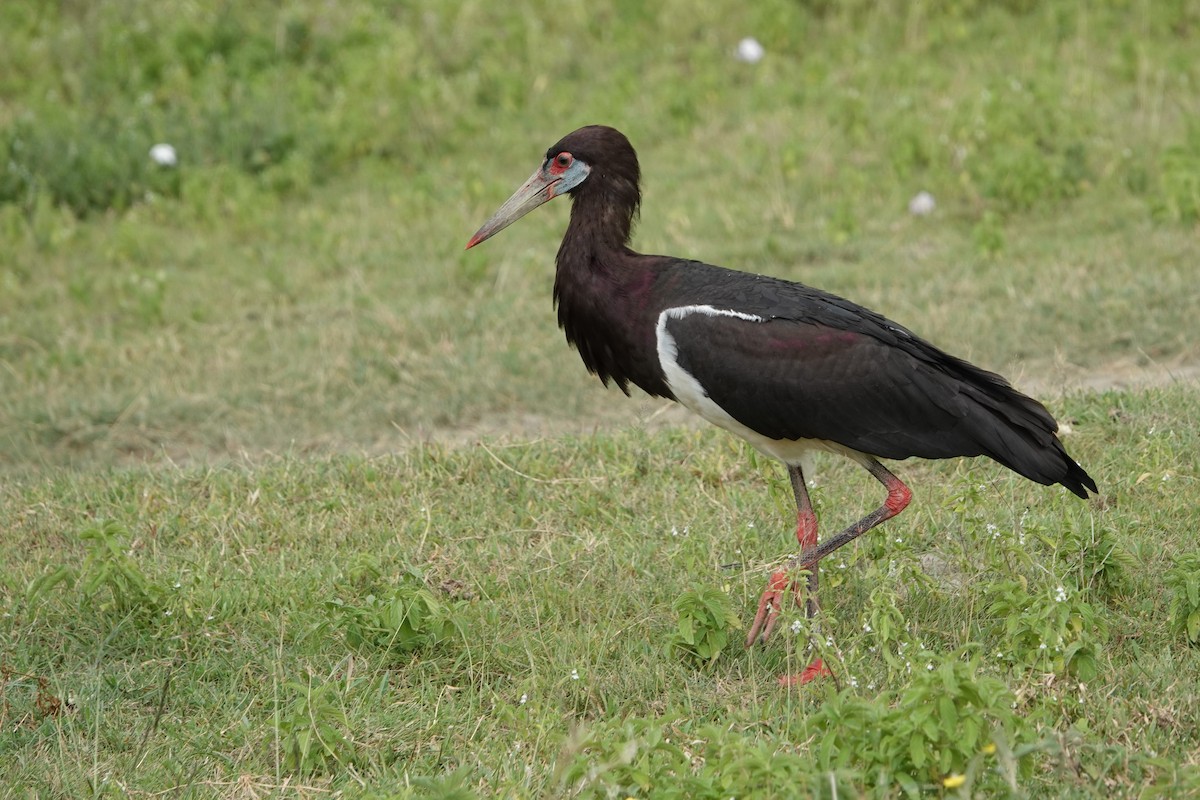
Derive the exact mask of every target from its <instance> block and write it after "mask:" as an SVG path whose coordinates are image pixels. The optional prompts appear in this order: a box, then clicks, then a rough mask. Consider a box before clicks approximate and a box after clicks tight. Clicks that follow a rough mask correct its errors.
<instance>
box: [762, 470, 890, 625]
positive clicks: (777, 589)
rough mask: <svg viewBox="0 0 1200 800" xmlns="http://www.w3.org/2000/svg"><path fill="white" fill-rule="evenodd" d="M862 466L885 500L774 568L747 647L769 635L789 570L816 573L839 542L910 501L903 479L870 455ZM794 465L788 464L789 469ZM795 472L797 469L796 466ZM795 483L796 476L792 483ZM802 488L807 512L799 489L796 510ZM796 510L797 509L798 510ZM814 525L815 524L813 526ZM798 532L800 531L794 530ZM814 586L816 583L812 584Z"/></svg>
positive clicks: (785, 588)
mask: <svg viewBox="0 0 1200 800" xmlns="http://www.w3.org/2000/svg"><path fill="white" fill-rule="evenodd" d="M860 463H862V465H863V467H865V468H866V470H867V471H868V472H870V473H871V475H872V476H873V477H874V478H875V480H877V481H879V482H880V483H882V484H883V485H884V487H885V488H886V489H887V491H888V496H887V499H886V500H884V501H883V505H881V506H880V507H879V508H877V509H875V510H874V511H872V512H871V513H870V514H868V515H867V516H865V517H863V518H862V519H860V520H859V521H858V522H856V523H854V524H853V525H851V526H850V527H848V528H846V529H845V530H844V531H842V532H841V533H839V534H837V535H836V536H833V537H832V538H830V539H828V540H826V541H825V542H824V543H822V544H819V545H817V544H814V545H813V546H811V547H805V548H804V549H803V550H802V551H801V552H800V555H798V556H796V557H795V558H793V559H791V560H790V561H788V563H787V564H785V565H784V567H783V569H780V570H777V571H776V572H775V573H774V574H773V575H771V580H770V582H769V583H768V584H767V590H766V591H765V592H763V595H762V599H760V600H759V603H758V614H757V615H756V616H755V618H754V624H753V625H751V626H750V634H749V635H748V636H747V637H746V646H747V647H750V646H751V645H753V644H754V643H755V642H765V641H766V640H767V637H768V636H770V635H771V631H772V630H774V628H775V623H776V621H777V620H778V618H779V601H780V596H781V595H782V593H783V592H784V591H786V590H787V587H788V583H789V580H788V577H787V576H788V573H789V572H791V571H792V570H795V569H797V568H801V569H807V570H809V571H810V575H815V574H816V571H817V563H818V562H819V561H820V560H821V559H822V558H824V557H825V556H827V555H829V554H830V553H832V552H833V551H834V550H837V549H838V548H839V547H841V546H842V545H844V544H846V543H847V542H850V541H852V540H853V539H856V538H858V537H859V536H862V535H863V534H864V533H866V532H867V531H869V530H871V529H872V528H874V527H875V526H876V525H878V524H880V523H881V522H884V521H886V520H889V519H891V518H892V517H894V516H896V515H897V514H899V513H900V512H901V511H903V510H904V509H905V507H906V506H907V505H908V503H909V501H910V500H912V491H911V490H910V489H909V488H908V487H907V486H905V485H904V482H903V481H901V480H900V479H899V478H897V477H896V476H895V475H893V474H892V473H891V471H890V470H889V469H888V468H887V467H885V466H884V465H883V464H880V463H879V462H878V461H877V460H875V459H874V458H871V457H870V456H863V458H862V461H861V462H860ZM792 469H793V467H791V466H789V467H788V470H789V472H790V471H791V470H792ZM795 469H796V470H797V472H798V471H799V469H798V468H795ZM792 484H793V486H795V485H796V481H795V478H793V482H792ZM800 485H801V487H803V477H802V476H801V478H800ZM801 491H803V497H804V502H805V504H806V505H807V507H808V510H809V512H810V513H811V511H812V506H811V504H808V503H807V500H808V492H807V490H803V489H802V490H798V491H797V492H796V505H797V509H801V508H802V506H801V493H800V492H801ZM798 513H799V511H798ZM814 528H815V526H814ZM797 535H799V531H797ZM811 585H812V586H813V587H814V588H815V586H816V582H815V581H813V582H812V584H811Z"/></svg>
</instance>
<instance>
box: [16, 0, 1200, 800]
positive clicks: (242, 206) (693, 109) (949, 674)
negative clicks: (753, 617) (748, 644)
mask: <svg viewBox="0 0 1200 800" xmlns="http://www.w3.org/2000/svg"><path fill="white" fill-rule="evenodd" d="M0 25H3V27H4V29H5V31H6V44H5V48H4V50H3V52H2V53H0V158H2V160H3V162H4V164H5V168H4V171H3V173H2V175H0V473H2V474H3V478H4V480H3V482H2V484H0V487H2V488H0V528H2V529H3V530H4V531H5V536H4V537H2V539H0V786H3V787H5V789H4V794H5V796H14V797H25V796H44V795H54V794H58V795H62V796H94V797H99V796H113V797H124V796H127V797H148V796H156V795H163V796H165V795H179V796H195V797H204V796H230V795H232V796H280V797H283V796H305V797H324V796H330V795H333V794H339V795H340V796H345V797H416V796H432V797H469V796H517V797H532V796H564V795H565V796H582V797H609V796H620V797H624V796H628V795H634V796H651V795H652V796H662V797H669V796H692V797H729V796H735V795H736V796H748V795H749V794H751V793H752V792H756V793H757V795H758V796H780V797H783V796H792V795H793V794H794V793H795V792H796V791H797V790H798V789H797V787H801V788H800V789H799V791H806V792H807V793H809V794H811V795H813V796H817V795H820V796H829V797H832V796H835V795H836V796H839V797H844V796H856V795H859V794H867V795H871V796H884V797H886V796H899V795H905V794H907V795H915V794H920V793H929V794H942V795H949V796H970V795H979V796H1004V795H1014V796H1042V795H1049V796H1064V795H1071V796H1076V795H1084V796H1106V797H1107V796H1114V795H1116V796H1140V797H1153V796H1164V797H1165V796H1177V795H1178V794H1181V793H1186V791H1188V787H1191V788H1192V789H1195V788H1196V786H1197V785H1198V783H1200V773H1198V772H1197V766H1196V764H1197V753H1198V752H1200V744H1198V742H1197V738H1196V732H1195V729H1194V726H1193V725H1191V724H1190V721H1191V720H1192V719H1194V718H1195V717H1196V715H1197V713H1198V711H1200V709H1197V707H1196V699H1195V697H1194V692H1193V691H1192V687H1194V686H1195V685H1196V682H1197V679H1198V678H1200V675H1198V674H1197V672H1198V670H1200V661H1198V660H1197V651H1196V649H1195V647H1194V643H1195V641H1196V631H1197V630H1200V627H1197V626H1200V593H1198V591H1200V590H1197V588H1196V587H1198V586H1200V575H1198V574H1197V560H1196V559H1197V556H1196V548H1195V544H1194V531H1195V530H1196V527H1197V524H1198V523H1200V515H1198V514H1197V511H1196V508H1195V504H1194V503H1192V502H1191V501H1190V499H1189V498H1190V496H1191V495H1190V493H1191V492H1192V491H1193V490H1194V488H1195V485H1196V480H1197V477H1198V474H1197V469H1196V459H1195V456H1194V453H1195V452H1197V446H1198V444H1200V443H1198V442H1197V437H1198V434H1197V428H1196V425H1195V422H1194V420H1195V419H1196V418H1197V416H1198V413H1197V412H1198V411H1200V408H1198V404H1200V394H1198V393H1197V391H1196V389H1195V386H1194V384H1193V385H1188V384H1186V383H1182V384H1178V385H1173V386H1165V387H1159V388H1147V389H1141V390H1137V391H1129V392H1124V393H1117V392H1089V393H1080V392H1066V393H1062V392H1060V391H1057V390H1058V389H1059V388H1060V387H1062V386H1064V385H1069V384H1070V383H1071V382H1072V380H1073V379H1074V378H1077V377H1079V376H1109V377H1110V378H1112V379H1113V380H1114V381H1117V382H1119V380H1120V379H1123V378H1125V377H1128V376H1129V375H1130V374H1131V373H1136V371H1137V370H1140V369H1142V368H1157V369H1163V368H1166V369H1171V368H1175V367H1188V366H1190V365H1194V364H1195V363H1196V361H1197V358H1198V357H1200V352H1198V351H1197V349H1196V348H1197V342H1198V341H1200V336H1197V333H1198V330H1197V327H1196V323H1195V320H1194V313H1195V312H1194V310H1195V308H1196V305H1197V302H1200V295H1198V294H1197V289H1196V285H1195V278H1194V273H1195V265H1194V260H1195V259H1194V254H1195V241H1196V238H1195V236H1196V225H1197V214H1198V211H1197V209H1198V208H1200V195H1198V194H1197V188H1196V187H1197V186H1200V138H1198V137H1197V128H1196V126H1195V123H1194V121H1192V120H1194V119H1195V118H1196V115H1197V112H1200V108H1197V101H1196V95H1195V92H1194V86H1195V85H1196V83H1197V81H1198V80H1200V74H1198V73H1197V68H1196V66H1195V59H1194V53H1193V50H1194V47H1193V44H1194V42H1193V41H1192V40H1193V38H1194V32H1195V29H1196V27H1197V25H1200V18H1198V17H1197V16H1196V13H1195V10H1194V9H1193V8H1192V7H1191V5H1190V4H1188V3H1148V2H1147V3H1143V2H1133V3H1096V4H1089V5H1087V6H1077V5H1076V4H1067V3H1047V4H1027V3H1021V2H1002V3H977V2H970V1H969V0H968V1H967V2H946V3H934V4H922V5H912V6H901V5H899V4H891V5H889V4H882V5H879V4H867V3H848V4H826V3H819V2H804V3H795V2H782V0H781V1H780V2H774V3H765V4H760V5H758V6H756V7H755V8H753V9H749V10H746V9H742V8H741V7H740V6H736V5H735V4H717V5H710V6H706V7H705V9H696V8H695V7H694V5H693V4H684V3H675V2H668V3H664V4H659V5H657V6H634V5H630V4H626V3H620V2H614V3H599V4H583V3H572V2H567V3H556V4H553V5H549V4H545V3H542V2H533V1H532V0H531V1H530V2H517V3H510V4H505V5H504V6H502V7H501V6H494V5H490V4H484V3H475V2H462V3H457V4H413V5H409V6H403V7H400V6H395V7H393V6H390V5H386V4H377V3H368V2H363V3H356V4H348V5H345V6H340V7H339V8H338V9H337V10H336V12H335V11H334V10H332V8H331V7H330V6H328V5H327V4H324V3H315V2H291V3H287V4H283V5H279V4H267V3H244V4H235V5H231V6H228V7H225V8H222V9H210V8H209V7H207V6H205V5H204V4H181V3H176V2H166V3H161V2H160V3H156V4H151V3H143V2H137V3H125V4H72V3H60V4H56V5H47V4H41V3H6V4H4V6H3V10H0ZM749 34H753V35H755V36H757V37H758V38H759V39H760V40H761V41H762V42H763V44H764V46H765V48H766V52H767V56H766V58H765V59H764V60H763V62H762V63H760V64H758V65H753V66H751V65H745V64H739V63H737V62H735V61H734V60H733V59H732V52H733V49H734V47H735V45H736V41H737V39H738V38H740V37H741V36H742V35H749ZM600 76H603V79H601V78H600ZM588 122H607V123H609V124H614V125H616V126H618V127H620V128H622V129H623V130H625V131H626V132H627V133H628V134H629V135H630V137H631V138H632V140H633V142H634V144H635V146H637V147H638V149H639V153H640V155H641V158H642V166H643V172H644V174H645V186H644V189H645V197H646V206H645V217H644V220H643V221H642V223H641V225H640V228H639V231H638V234H637V241H636V245H637V246H638V247H639V249H641V250H643V251H647V252H669V253H676V254H679V255H686V256H691V257H698V258H703V259H705V260H707V261H711V262H714V263H719V264H725V265H728V266H735V267H740V268H743V269H748V270H755V271H762V272H769V273H772V274H776V275H782V276H785V277H789V278H793V279H797V280H803V281H805V282H808V283H811V284H814V285H818V286H821V287H822V288H826V289H829V290H832V291H835V292H837V293H840V294H843V295H846V296H849V297H852V298H854V299H856V300H858V301H860V302H863V303H864V304H866V305H868V306H871V307H873V308H876V309H878V310H880V311H882V312H884V313H886V314H887V315H889V316H891V317H892V318H894V319H897V320H899V321H901V322H903V323H905V324H907V325H909V326H910V327H912V328H914V329H916V330H918V331H919V332H921V333H922V334H923V335H926V336H927V337H928V338H930V339H932V340H933V341H935V342H938V343H941V344H943V345H945V346H947V347H948V348H949V349H951V350H952V351H954V352H956V353H958V354H961V355H965V356H968V357H970V358H972V360H975V361H977V362H978V363H981V364H983V365H985V366H988V367H991V368H996V369H1000V370H1002V371H1004V372H1005V373H1007V374H1011V375H1013V376H1015V377H1016V378H1017V382H1018V384H1025V385H1033V386H1037V387H1039V390H1040V391H1041V390H1044V391H1045V395H1046V397H1047V398H1048V399H1049V400H1050V405H1051V407H1052V410H1053V411H1054V412H1055V413H1056V414H1057V415H1058V416H1059V418H1060V419H1064V420H1068V421H1070V423H1071V426H1072V429H1073V432H1072V433H1071V434H1070V435H1069V436H1068V437H1067V444H1068V447H1069V449H1070V450H1071V452H1072V453H1073V454H1075V455H1076V456H1077V457H1078V458H1079V460H1080V461H1081V462H1082V463H1083V464H1084V465H1085V466H1086V467H1087V468H1088V470H1089V471H1090V472H1091V473H1092V474H1093V475H1094V476H1095V477H1096V478H1097V480H1098V482H1099V483H1100V484H1101V488H1102V492H1101V496H1100V498H1099V499H1097V500H1094V501H1092V502H1090V503H1086V504H1085V503H1081V502H1079V501H1078V500H1076V499H1074V498H1072V497H1070V496H1069V495H1067V494H1066V493H1064V492H1062V491H1061V490H1059V489H1050V490H1048V489H1044V488H1042V487H1038V486H1034V485H1032V484H1028V483H1027V482H1023V481H1021V480H1020V479H1018V478H1016V477H1015V476H1012V475H1009V474H1007V473H1004V472H1002V470H1001V469H1000V468H999V467H996V466H994V465H991V464H983V463H938V464H918V463H914V464H907V463H906V464H902V465H899V470H900V472H901V474H902V475H903V476H904V477H905V478H907V479H909V482H910V483H911V484H912V485H913V487H914V490H915V492H916V502H915V503H914V506H913V507H912V508H911V509H910V510H909V511H908V512H906V513H905V514H904V515H902V516H901V517H900V518H899V519H897V520H894V521H892V522H890V523H889V524H888V525H887V526H886V527H885V528H884V529H883V531H881V532H879V533H877V534H874V535H872V536H870V537H867V538H866V539H864V540H861V541H860V542H859V543H857V544H856V545H855V547H854V548H853V549H852V550H850V551H849V552H847V553H846V554H845V558H842V559H838V560H837V561H835V562H834V563H830V564H826V565H825V569H826V570H827V572H826V574H825V575H824V577H823V582H822V586H823V588H824V589H825V595H824V601H825V603H824V608H825V612H826V613H825V614H824V615H823V619H822V621H821V626H820V629H819V630H817V631H814V630H812V629H810V628H808V627H807V626H806V624H805V623H804V621H803V620H801V619H799V618H798V617H797V616H796V615H795V612H794V611H791V610H789V612H788V613H789V617H788V618H787V619H785V620H784V622H783V623H782V624H781V625H780V632H781V635H778V636H777V639H776V640H775V641H774V642H773V643H772V644H771V645H770V646H769V647H767V648H763V649H758V650H754V651H751V652H747V653H744V652H742V651H741V649H740V648H739V647H737V642H738V640H739V639H740V634H741V632H740V631H738V630H737V629H736V626H734V625H732V624H731V623H730V620H731V619H734V620H740V621H741V622H742V623H743V624H744V623H745V622H746V621H747V619H748V616H749V614H750V612H752V610H753V607H754V604H755V602H756V599H757V595H758V592H759V591H760V590H761V588H762V582H763V581H764V580H765V575H766V574H767V572H768V567H769V566H771V565H772V564H773V563H774V561H775V560H777V559H778V558H779V557H780V556H782V555H783V554H784V553H785V552H787V551H788V549H789V548H790V547H792V546H793V543H794V539H793V538H792V535H791V533H790V531H789V530H788V527H789V525H788V522H787V520H788V517H789V515H790V509H789V503H790V500H789V495H788V489H787V486H786V481H785V480H783V477H782V475H781V474H779V473H780V470H779V469H778V468H777V467H776V466H775V465H772V464H769V463H766V462H764V461H763V460H762V459H760V458H758V457H756V456H755V455H754V454H753V453H751V452H749V451H747V450H746V449H745V448H743V447H742V446H741V445H739V444H737V443H735V442H733V441H731V440H729V439H728V438H726V437H725V436H723V435H722V434H720V433H718V432H715V431H708V430H696V429H694V428H690V427H679V426H676V425H674V424H673V423H672V422H664V420H674V419H675V418H674V417H671V416H669V415H661V414H660V413H659V412H660V408H661V406H660V405H659V404H657V403H654V402H651V401H648V400H646V399H644V398H642V399H639V400H636V401H633V402H630V401H624V400H620V399H619V398H618V396H616V395H615V394H614V393H613V392H604V391H602V390H601V389H600V388H599V387H597V386H595V385H594V383H595V381H594V379H593V378H591V377H590V376H587V375H586V374H585V373H584V371H583V370H582V369H581V368H580V367H579V364H578V358H577V356H576V355H575V354H573V353H571V352H570V351H569V349H567V348H565V347H563V345H562V341H561V334H560V333H558V332H557V331H555V330H554V327H555V323H554V312H553V309H552V308H551V306H550V302H549V293H550V292H549V283H550V279H551V278H550V270H551V264H552V260H553V254H554V251H555V248H556V246H557V236H558V235H559V233H560V232H561V229H562V225H563V223H564V221H565V214H566V208H565V204H562V205H558V204H554V205H551V206H550V207H548V208H547V209H544V210H540V211H539V212H538V214H537V215H535V216H533V217H532V218H531V219H529V220H526V221H523V222H522V223H521V224H520V225H519V226H517V227H514V229H513V230H511V231H506V232H505V233H504V234H503V236H502V237H498V238H497V239H496V240H495V241H492V242H489V243H488V244H487V245H486V246H485V248H482V249H480V250H478V251H471V252H470V253H463V252H462V246H463V244H465V241H466V239H467V237H468V236H469V235H470V233H471V232H472V231H473V230H474V229H475V227H476V226H477V225H478V224H479V223H480V222H482V221H483V220H484V219H485V218H486V217H487V216H488V215H489V214H490V213H491V211H493V210H494V208H495V207H496V206H497V205H498V204H499V203H500V202H501V201H502V200H503V199H504V198H505V197H507V195H508V193H509V192H510V191H511V190H512V189H513V188H515V186H516V185H517V184H518V183H519V182H520V181H521V180H523V179H524V178H525V177H526V175H527V174H528V173H529V171H530V170H531V169H532V168H533V166H534V164H535V162H536V160H537V159H538V157H539V156H540V154H541V152H542V151H543V149H544V148H545V147H546V146H547V145H548V144H549V143H551V142H552V141H554V140H555V139H557V138H558V137H559V136H561V135H562V134H564V133H566V132H568V131H569V130H571V129H572V128H574V127H575V126H577V125H579V124H583V123H588ZM156 141H169V142H171V143H173V144H174V145H175V146H176V148H177V149H178V151H179V153H180V166H179V168H178V169H177V170H161V169H158V168H157V167H155V166H154V165H152V164H151V163H150V162H149V159H148V157H147V152H148V150H149V147H150V146H151V145H152V144H153V143H154V142H156ZM922 189H924V190H928V191H930V192H931V193H932V194H933V195H934V196H935V197H936V198H937V202H938V207H937V210H936V211H935V212H934V214H933V215H932V216H930V217H925V218H916V217H911V216H909V215H908V214H907V213H906V211H905V207H906V204H907V201H908V199H909V198H910V197H911V196H912V195H914V194H915V193H916V192H917V191H919V190H922ZM1099 382H1101V383H1103V382H1104V380H1100V381H1099ZM1110 382H1111V381H1110ZM860 472H861V471H859V470H856V469H855V468H854V467H853V466H852V465H849V464H844V463H840V462H837V461H828V462H823V463H822V465H821V472H820V474H819V476H818V486H817V488H816V490H815V492H814V499H815V501H816V503H817V504H818V511H819V513H820V514H821V518H822V524H823V526H824V527H823V530H825V531H829V530H831V529H833V528H834V527H837V526H840V525H843V524H847V523H848V522H850V521H851V520H852V519H853V518H854V517H855V516H856V515H858V514H860V513H862V512H864V511H865V510H866V509H867V508H868V507H870V506H872V505H873V504H874V503H875V502H876V498H877V495H878V487H877V486H876V485H874V484H873V482H872V481H871V480H870V478H869V477H867V476H864V475H861V474H859V473H860ZM839 555H840V554H839ZM843 565H844V566H843ZM793 622H795V623H796V627H797V629H798V632H793V631H792V628H791V625H792V623H793ZM697 631H699V632H701V633H703V634H705V636H704V637H701V638H699V639H697V638H696V636H695V634H696V633H697ZM689 637H690V638H691V640H692V641H700V642H702V643H703V644H702V647H701V649H702V650H703V652H700V651H699V650H697V651H695V652H692V651H689V649H688V648H686V647H680V646H679V643H680V642H681V641H682V642H686V641H687V640H688V639H689ZM723 642H729V643H730V644H729V645H728V646H726V647H723V648H721V647H719V646H718V645H719V644H720V643H723ZM810 645H811V648H812V649H815V650H817V651H819V652H821V654H822V655H823V657H824V658H825V659H826V661H827V662H828V663H830V664H832V665H834V666H835V673H836V674H837V676H838V681H837V682H836V683H835V682H832V681H830V682H826V683H825V684H824V685H814V686H809V687H805V688H802V689H782V688H780V687H779V686H778V685H777V683H776V678H777V677H778V676H779V675H780V674H782V673H785V672H789V671H795V670H796V669H798V668H799V667H801V666H803V664H804V663H806V662H807V661H808V659H809V658H810V657H811V655H810V653H809V648H810ZM1042 645H1045V647H1044V648H1043V646H1042ZM714 652H715V657H714ZM935 709H936V710H935Z"/></svg>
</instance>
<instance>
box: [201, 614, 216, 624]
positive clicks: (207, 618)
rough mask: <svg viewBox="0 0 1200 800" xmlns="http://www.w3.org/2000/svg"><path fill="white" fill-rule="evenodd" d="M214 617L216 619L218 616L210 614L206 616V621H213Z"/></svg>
mask: <svg viewBox="0 0 1200 800" xmlns="http://www.w3.org/2000/svg"><path fill="white" fill-rule="evenodd" d="M214 619H216V617H214V616H213V615H212V614H209V615H208V616H207V617H205V618H204V621H205V622H212V621H213V620H214Z"/></svg>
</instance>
